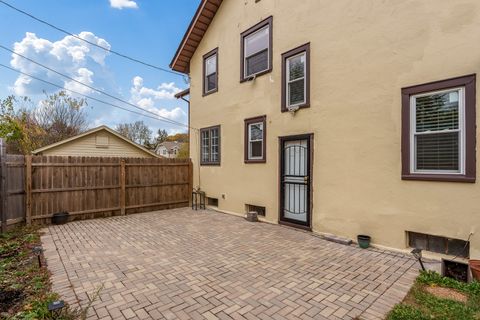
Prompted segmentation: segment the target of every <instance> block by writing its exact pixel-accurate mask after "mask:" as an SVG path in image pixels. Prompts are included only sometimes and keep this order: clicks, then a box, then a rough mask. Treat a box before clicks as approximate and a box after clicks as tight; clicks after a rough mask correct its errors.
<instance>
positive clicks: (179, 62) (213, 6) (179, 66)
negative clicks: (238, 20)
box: [170, 0, 238, 73]
mask: <svg viewBox="0 0 480 320" xmlns="http://www.w3.org/2000/svg"><path fill="white" fill-rule="evenodd" d="M222 1H223V0H202V1H201V2H200V5H199V6H198V9H197V12H195V15H194V16H193V19H192V21H191V22H190V25H189V26H188V29H187V32H186V33H185V35H184V36H183V39H182V42H181V43H180V46H179V47H178V49H177V52H176V53H175V56H174V57H173V60H172V62H171V63H170V68H172V69H173V70H175V71H178V72H182V73H189V72H190V59H191V58H192V56H193V54H194V53H195V50H197V47H198V45H199V44H200V41H202V38H203V35H204V34H205V32H206V31H207V29H208V26H209V25H210V23H211V22H212V20H213V17H215V14H216V13H217V10H218V8H219V7H220V5H221V4H222ZM237 1H238V0H237Z"/></svg>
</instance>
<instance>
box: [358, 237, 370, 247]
mask: <svg viewBox="0 0 480 320" xmlns="http://www.w3.org/2000/svg"><path fill="white" fill-rule="evenodd" d="M371 239H372V238H370V236H366V235H362V234H359V235H358V236H357V241H358V246H359V247H360V248H362V249H367V248H368V247H370V240H371Z"/></svg>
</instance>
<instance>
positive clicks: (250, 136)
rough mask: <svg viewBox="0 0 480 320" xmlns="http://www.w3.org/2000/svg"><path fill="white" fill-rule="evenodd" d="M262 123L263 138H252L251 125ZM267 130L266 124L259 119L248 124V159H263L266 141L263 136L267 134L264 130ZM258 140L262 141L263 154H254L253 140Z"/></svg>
mask: <svg viewBox="0 0 480 320" xmlns="http://www.w3.org/2000/svg"><path fill="white" fill-rule="evenodd" d="M258 124H260V125H261V126H262V138H261V139H256V140H252V130H251V127H252V126H253V125H258ZM263 130H265V127H264V124H263V121H258V122H252V123H249V124H248V160H262V159H263V156H264V155H263V144H264V143H265V141H263V140H264V139H263V137H264V136H265V135H264V131H263ZM258 141H261V142H262V148H261V150H262V154H261V156H256V157H254V156H252V142H258Z"/></svg>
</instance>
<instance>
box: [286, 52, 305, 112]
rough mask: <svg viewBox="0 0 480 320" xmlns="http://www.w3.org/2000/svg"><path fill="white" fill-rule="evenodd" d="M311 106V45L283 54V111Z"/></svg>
mask: <svg viewBox="0 0 480 320" xmlns="http://www.w3.org/2000/svg"><path fill="white" fill-rule="evenodd" d="M309 105H310V44H309V43H307V44H304V45H302V46H300V47H298V48H295V49H293V50H290V51H288V52H285V53H284V54H282V111H288V110H289V109H292V108H307V107H308V106H309Z"/></svg>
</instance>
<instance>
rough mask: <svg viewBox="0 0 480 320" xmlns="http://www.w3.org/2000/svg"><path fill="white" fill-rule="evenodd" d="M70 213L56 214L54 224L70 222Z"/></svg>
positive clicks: (53, 217)
mask: <svg viewBox="0 0 480 320" xmlns="http://www.w3.org/2000/svg"><path fill="white" fill-rule="evenodd" d="M68 216H69V214H68V212H58V213H54V214H53V216H52V223H53V224H64V223H67V222H68Z"/></svg>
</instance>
